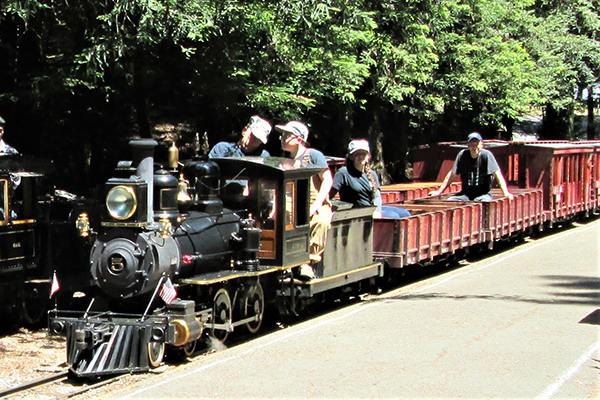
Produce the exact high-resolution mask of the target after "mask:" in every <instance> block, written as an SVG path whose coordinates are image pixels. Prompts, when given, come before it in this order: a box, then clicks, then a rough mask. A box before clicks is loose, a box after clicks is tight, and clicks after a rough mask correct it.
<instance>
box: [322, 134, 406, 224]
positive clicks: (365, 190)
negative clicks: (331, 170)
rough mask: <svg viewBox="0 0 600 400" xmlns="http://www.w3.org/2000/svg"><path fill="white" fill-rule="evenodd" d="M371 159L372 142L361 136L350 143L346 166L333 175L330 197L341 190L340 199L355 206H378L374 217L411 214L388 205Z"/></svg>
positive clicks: (394, 216) (400, 216)
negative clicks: (371, 164)
mask: <svg viewBox="0 0 600 400" xmlns="http://www.w3.org/2000/svg"><path fill="white" fill-rule="evenodd" d="M370 159H371V154H370V148H369V142H367V141H366V140H362V139H358V140H353V141H351V142H350V144H349V145H348V158H347V159H346V166H345V167H343V168H340V170H339V171H338V172H336V173H335V176H334V177H333V187H332V188H331V191H330V192H329V197H333V196H335V195H336V193H338V192H339V194H340V200H342V201H345V202H348V203H351V204H353V205H354V206H355V207H370V206H376V207H377V210H376V211H375V213H374V214H373V217H374V218H382V217H383V218H404V217H408V216H410V213H409V212H408V211H406V210H405V209H403V208H398V207H393V206H384V205H382V202H381V192H380V190H379V178H378V177H377V174H376V173H375V171H373V170H372V169H371V167H370V165H369V161H370Z"/></svg>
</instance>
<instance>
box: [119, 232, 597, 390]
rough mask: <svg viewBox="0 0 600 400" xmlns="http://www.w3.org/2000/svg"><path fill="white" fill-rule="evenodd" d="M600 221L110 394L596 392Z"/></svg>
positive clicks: (218, 353)
mask: <svg viewBox="0 0 600 400" xmlns="http://www.w3.org/2000/svg"><path fill="white" fill-rule="evenodd" d="M599 236H600V221H594V222H591V223H588V224H585V225H583V226H579V227H577V228H575V229H571V230H568V231H565V232H562V233H558V234H555V235H552V236H549V237H546V238H542V239H539V240H536V241H532V242H531V243H528V244H524V245H521V246H519V247H517V248H514V249H512V250H510V251H507V252H504V253H502V254H499V255H497V256H495V257H492V258H487V259H485V260H483V261H480V262H477V263H473V264H470V265H467V266H465V267H463V268H460V269H458V270H455V271H452V272H449V273H447V274H444V275H441V276H438V277H435V278H431V279H428V280H426V281H422V282H419V283H416V284H412V285H410V286H406V287H403V288H401V289H398V290H396V291H394V292H392V293H386V294H385V295H383V296H377V297H375V298H373V299H370V300H366V301H363V302H361V303H360V304H355V305H352V306H349V307H347V308H344V309H341V310H338V311H335V312H333V313H330V314H328V315H324V316H321V317H318V318H315V319H312V320H310V321H307V322H304V323H302V324H298V325H296V326H293V327H290V328H288V329H284V330H281V331H278V332H275V333H272V334H269V335H266V336H264V337H261V338H258V339H256V340H253V341H251V342H248V343H245V344H242V345H240V346H237V347H235V348H231V349H227V350H225V351H220V352H217V353H214V354H211V355H208V356H201V357H197V358H196V360H195V361H194V362H192V363H190V364H188V365H185V366H181V367H178V368H176V369H174V370H169V371H168V372H166V373H164V374H161V375H155V376H149V378H148V379H147V380H144V381H143V382H141V383H139V384H136V385H134V386H132V387H130V388H129V389H128V390H126V391H122V392H119V393H116V394H115V396H112V397H114V398H135V399H139V398H165V397H177V398H212V399H214V398H226V399H234V398H337V399H347V398H443V399H449V398H468V399H475V398H477V399H482V398H502V399H516V398H519V399H525V398H526V399H534V398H539V399H550V398H577V399H586V398H600V338H599V332H600V331H599V328H600V272H599V265H600V263H599V261H600V258H599V254H600V251H599V240H598V238H599Z"/></svg>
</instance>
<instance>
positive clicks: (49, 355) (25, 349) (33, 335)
mask: <svg viewBox="0 0 600 400" xmlns="http://www.w3.org/2000/svg"><path fill="white" fill-rule="evenodd" d="M65 358H66V351H65V338H64V337H56V336H48V334H47V330H45V329H44V330H38V331H30V330H28V329H26V328H19V329H18V331H16V332H15V333H14V334H10V335H6V336H2V337H0V390H3V389H8V388H10V387H13V386H16V385H20V384H22V383H25V382H30V381H33V380H35V379H38V378H41V377H43V376H48V375H50V374H53V373H57V372H60V371H63V370H64V369H65V364H64V362H65Z"/></svg>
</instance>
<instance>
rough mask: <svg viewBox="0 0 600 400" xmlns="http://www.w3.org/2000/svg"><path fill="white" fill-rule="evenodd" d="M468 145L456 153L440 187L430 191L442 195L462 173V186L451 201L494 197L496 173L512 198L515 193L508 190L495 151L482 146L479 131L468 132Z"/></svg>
mask: <svg viewBox="0 0 600 400" xmlns="http://www.w3.org/2000/svg"><path fill="white" fill-rule="evenodd" d="M467 147H468V148H467V149H465V150H461V151H460V153H458V155H457V156H456V160H455V161H454V165H453V166H452V169H451V170H450V171H448V174H447V175H446V177H445V178H444V181H443V182H442V185H441V186H440V188H439V189H438V190H434V191H432V192H430V193H429V194H430V195H432V196H439V195H440V194H441V193H442V192H443V191H444V190H445V189H446V188H447V187H448V185H450V184H451V183H452V182H453V181H454V179H456V177H458V176H459V175H460V179H461V182H462V190H461V192H460V193H459V194H458V195H455V196H450V197H449V198H448V200H449V201H469V200H473V201H492V200H493V197H492V183H493V180H494V177H496V179H497V180H498V184H499V185H500V189H501V190H502V193H503V194H504V196H506V197H508V199H509V200H512V199H513V194H512V193H510V192H509V191H508V186H507V184H506V180H505V179H504V175H503V174H502V171H501V170H500V167H499V166H498V162H497V161H496V158H495V157H494V155H493V154H492V152H490V151H489V150H485V149H484V148H483V139H482V137H481V135H480V134H479V133H478V132H472V133H470V134H469V136H468V137H467Z"/></svg>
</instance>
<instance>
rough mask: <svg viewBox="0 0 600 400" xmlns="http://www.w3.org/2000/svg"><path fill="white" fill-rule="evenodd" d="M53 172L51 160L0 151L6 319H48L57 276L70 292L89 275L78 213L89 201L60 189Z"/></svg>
mask: <svg viewBox="0 0 600 400" xmlns="http://www.w3.org/2000/svg"><path fill="white" fill-rule="evenodd" d="M53 172H54V165H53V163H52V162H51V161H49V160H43V159H37V158H31V157H27V156H21V155H17V156H3V157H0V314H1V315H2V318H3V321H5V322H6V321H11V322H13V323H17V324H24V325H29V326H37V325H39V324H40V323H42V322H44V321H46V312H47V310H48V303H49V301H50V289H51V282H52V281H51V279H52V277H53V276H54V277H56V279H57V281H60V282H61V291H60V293H61V294H67V293H68V294H69V295H70V294H72V293H73V292H75V291H76V290H77V289H80V288H81V286H80V284H81V283H82V282H85V281H86V280H87V281H89V279H87V276H89V272H86V271H81V268H80V265H82V261H83V260H84V259H85V254H86V253H87V252H88V250H87V249H86V246H85V238H82V237H81V235H80V234H78V231H77V230H76V229H75V218H76V217H77V215H79V214H80V211H82V210H83V209H85V208H86V207H88V206H89V205H88V204H86V203H85V201H84V199H82V198H80V197H77V196H74V195H72V194H70V193H67V192H64V191H60V190H55V189H54V188H53V187H52V186H51V184H50V177H51V175H52V174H53ZM69 295H66V296H65V297H69ZM57 296H58V294H56V295H55V297H57Z"/></svg>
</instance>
